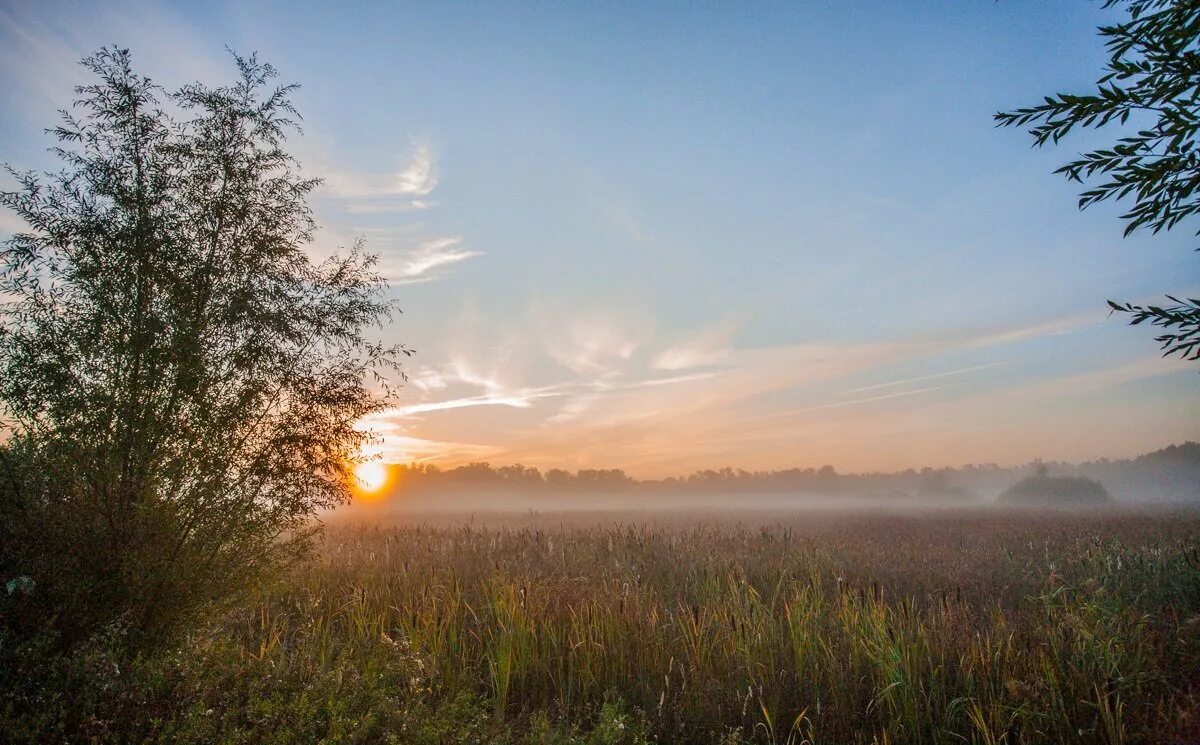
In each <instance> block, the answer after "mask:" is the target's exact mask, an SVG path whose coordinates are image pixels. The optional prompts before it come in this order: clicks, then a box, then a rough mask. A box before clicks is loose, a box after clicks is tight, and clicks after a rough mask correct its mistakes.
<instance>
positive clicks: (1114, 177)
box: [995, 0, 1200, 360]
mask: <svg viewBox="0 0 1200 745" xmlns="http://www.w3.org/2000/svg"><path fill="white" fill-rule="evenodd" d="M1104 7H1105V8H1112V7H1119V8H1123V9H1124V10H1125V11H1127V13H1128V18H1127V20H1125V21H1124V22H1122V23H1117V24H1114V25H1111V26H1101V27H1100V29H1099V32H1100V35H1101V36H1102V37H1104V40H1105V47H1106V49H1107V50H1108V54H1109V59H1108V63H1107V65H1106V67H1105V70H1104V74H1103V75H1102V76H1101V77H1100V79H1099V80H1098V81H1097V83H1096V89H1095V91H1094V92H1092V93H1088V94H1082V95H1077V94H1069V93H1059V94H1057V95H1054V96H1046V97H1045V99H1044V100H1043V102H1042V103H1040V104H1037V105H1035V106H1030V107H1027V108H1021V109H1016V110H1014V111H1010V112H1000V113H997V114H996V115H995V120H996V122H997V124H998V125H999V126H1004V127H1009V126H1018V127H1029V133H1030V134H1031V135H1032V136H1033V139H1034V143H1035V144H1036V145H1037V146H1039V147H1040V146H1043V145H1045V144H1047V143H1055V144H1057V143H1058V142H1059V141H1060V140H1061V139H1062V138H1064V137H1066V136H1067V135H1068V134H1069V133H1070V132H1071V131H1072V130H1075V129H1076V128H1095V129H1099V128H1101V127H1105V126H1108V125H1117V126H1121V127H1122V131H1123V133H1124V135H1125V136H1123V137H1119V138H1118V139H1117V141H1116V143H1115V144H1113V145H1112V146H1111V147H1108V148H1102V149H1097V150H1093V151H1090V152H1086V153H1083V154H1081V155H1080V156H1079V157H1078V158H1076V159H1074V160H1072V161H1070V162H1068V163H1066V164H1064V165H1063V166H1061V167H1060V168H1058V169H1057V170H1056V171H1055V173H1061V174H1063V175H1064V176H1066V177H1067V178H1068V179H1070V180H1071V181H1075V182H1078V183H1080V184H1083V183H1084V182H1085V181H1089V182H1091V184H1092V185H1091V186H1090V188H1086V189H1085V190H1084V191H1083V192H1082V193H1081V194H1080V196H1079V207H1080V209H1086V208H1087V207H1090V206H1091V205H1094V204H1098V203H1100V202H1105V201H1108V200H1117V201H1120V200H1129V201H1131V206H1130V207H1129V210H1128V211H1127V212H1125V214H1124V215H1122V219H1124V220H1125V235H1129V234H1130V233H1132V232H1133V231H1134V230H1137V229H1138V228H1147V229H1149V230H1151V231H1152V232H1153V233H1158V232H1159V231H1161V230H1170V229H1171V228H1174V227H1175V226H1177V225H1178V224H1179V223H1181V222H1183V221H1184V220H1185V219H1187V218H1190V217H1194V216H1196V215H1197V214H1198V213H1200V149H1198V143H1197V135H1198V134H1200V0H1106V2H1105V3H1104ZM1197 234H1200V230H1198V231H1197ZM1168 299H1169V300H1170V301H1171V303H1173V304H1172V305H1166V306H1163V307H1159V306H1144V307H1143V306H1139V305H1132V304H1129V303H1116V302H1112V301H1110V302H1109V305H1110V306H1111V307H1112V309H1113V310H1114V311H1120V312H1125V313H1129V314H1131V319H1130V322H1131V323H1133V324H1139V323H1143V322H1146V321H1149V322H1150V323H1151V324H1153V325H1156V326H1160V327H1162V328H1164V329H1165V332H1164V333H1163V334H1161V335H1160V336H1158V338H1157V340H1158V341H1159V343H1160V344H1161V345H1162V349H1163V353H1164V355H1172V354H1178V355H1180V356H1182V357H1183V358H1185V359H1192V360H1197V359H1200V300H1196V299H1183V300H1181V299H1178V298H1175V297H1170V296H1168Z"/></svg>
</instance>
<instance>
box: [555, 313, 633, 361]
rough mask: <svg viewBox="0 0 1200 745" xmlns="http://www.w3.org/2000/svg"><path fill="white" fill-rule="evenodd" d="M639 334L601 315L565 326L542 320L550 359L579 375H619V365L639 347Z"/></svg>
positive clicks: (588, 317)
mask: <svg viewBox="0 0 1200 745" xmlns="http://www.w3.org/2000/svg"><path fill="white" fill-rule="evenodd" d="M626 325H631V324H626ZM639 335H640V334H639V333H638V331H637V330H635V329H632V328H623V327H622V325H621V324H619V323H618V322H616V321H615V320H614V319H612V318H609V317H606V316H604V315H601V314H591V315H587V316H583V317H580V318H576V319H573V320H570V321H567V322H566V323H560V322H557V319H555V322H551V321H550V320H548V319H547V320H544V321H543V338H544V342H545V345H546V350H547V352H548V353H549V355H550V357H551V358H553V359H554V360H555V361H556V362H558V363H559V364H560V365H562V366H563V367H565V368H567V369H568V370H570V371H571V372H573V373H575V374H576V375H580V376H608V375H613V374H615V373H617V372H618V368H619V363H621V362H623V361H625V360H628V359H629V358H630V357H631V356H632V355H633V353H634V352H635V351H636V350H637V349H638V347H639V346H640V342H639V340H638V338H637V337H638V336H639Z"/></svg>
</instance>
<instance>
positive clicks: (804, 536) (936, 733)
mask: <svg viewBox="0 0 1200 745" xmlns="http://www.w3.org/2000/svg"><path fill="white" fill-rule="evenodd" d="M734 514H735V513H729V514H727V515H726V516H724V517H721V516H717V515H713V516H708V517H703V516H701V517H697V516H694V515H693V516H688V517H686V518H685V517H684V516H682V515H675V516H671V515H668V514H662V515H658V516H657V517H649V516H648V515H647V514H641V515H638V516H636V517H637V522H628V519H629V517H630V516H629V515H618V514H598V515H587V514H581V513H575V514H572V515H569V516H555V515H542V516H537V515H510V516H508V517H507V518H497V519H492V520H485V521H481V520H478V519H476V520H475V521H474V522H472V523H470V524H455V522H454V521H453V520H452V519H450V518H443V519H434V518H432V517H431V518H428V519H424V520H419V519H416V518H409V519H408V520H407V521H403V522H399V523H396V524H391V525H387V526H384V525H380V524H376V525H358V526H355V525H347V524H338V525H334V526H331V527H330V529H329V530H328V532H327V540H326V545H325V547H324V550H323V552H322V554H321V556H320V558H319V560H316V561H314V562H313V563H310V564H307V565H304V566H299V567H297V568H296V570H295V572H294V573H293V574H291V575H290V576H288V577H285V578H282V579H281V580H280V581H279V582H277V583H275V584H272V585H271V586H269V587H266V588H264V589H263V590H262V591H261V592H260V593H258V594H256V595H255V596H254V597H253V598H251V599H250V600H248V601H247V602H246V603H245V604H244V605H241V606H239V607H237V608H234V609H232V610H231V612H230V613H229V614H228V615H227V616H225V617H224V618H223V620H222V621H221V622H219V623H218V624H217V625H216V626H214V627H213V628H211V629H205V630H204V631H203V632H197V634H196V635H195V638H194V639H193V640H192V641H191V642H190V643H189V645H188V646H187V647H186V648H184V649H181V650H179V651H178V652H177V653H176V654H173V655H171V656H169V657H168V658H166V659H155V660H144V661H142V662H141V663H139V664H138V665H135V666H132V667H130V668H128V669H125V670H119V671H112V670H108V669H107V668H105V665H106V664H111V663H110V662H109V661H106V660H105V659H104V655H103V653H102V651H101V650H97V651H96V652H95V653H94V655H93V657H92V658H87V659H83V660H82V661H77V664H76V668H77V670H75V671H74V672H73V673H72V674H74V675H79V676H82V677H81V681H82V680H84V679H85V678H86V680H87V681H93V682H89V683H86V684H84V683H82V682H81V685H82V686H83V688H82V689H81V690H84V691H85V692H84V693H80V694H79V695H78V697H77V698H76V699H73V700H71V701H70V702H67V701H65V700H47V702H46V706H45V720H44V721H41V722H25V723H24V726H25V727H26V728H27V729H26V730H25V731H24V734H22V733H21V732H18V731H17V730H15V729H14V730H13V733H14V735H15V736H29V737H33V736H34V734H35V733H41V734H44V733H45V732H48V731H54V730H55V728H56V727H57V728H58V731H60V732H85V733H88V735H89V736H92V737H95V738H97V739H110V738H115V739H131V738H145V739H161V740H181V739H182V740H194V741H238V742H296V741H310V740H318V739H327V740H329V741H346V742H350V741H366V742H377V741H378V742H422V743H442V742H491V741H502V742H538V743H623V742H628V743H634V742H647V741H649V742H723V743H737V742H770V743H785V742H791V743H803V742H811V743H871V742H875V743H964V742H969V743H1021V742H1057V743H1072V742H1075V743H1093V742H1099V743H1124V742H1160V743H1184V742H1197V741H1200V718H1198V717H1200V517H1197V516H1196V515H1195V514H1194V513H1192V514H1186V513H1177V514H1161V515H1157V516H1136V515H1120V514H1108V515H1102V516H1064V515H1044V514H1043V515H1039V514H1032V513H1028V514H1027V513H1018V514H1012V513H1001V512H964V511H959V512H953V511H946V512H935V513H922V514H918V513H909V514H903V515H883V514H867V513H859V514H838V513H832V512H827V513H812V514H795V513H793V514H791V515H783V514H778V515H775V514H766V513H764V514H763V515H759V516H758V517H757V518H755V519H754V520H753V521H752V522H746V516H745V515H742V516H740V518H741V522H739V521H738V519H737V517H735V516H734ZM459 519H461V518H459ZM79 670H84V671H85V672H79ZM97 679H98V680H105V681H108V682H107V683H104V684H98V683H95V682H94V680H97ZM56 706H57V707H58V708H55V707H56ZM10 724H11V723H10Z"/></svg>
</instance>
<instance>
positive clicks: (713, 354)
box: [654, 323, 741, 370]
mask: <svg viewBox="0 0 1200 745" xmlns="http://www.w3.org/2000/svg"><path fill="white" fill-rule="evenodd" d="M740 326H741V323H723V324H721V325H719V326H716V327H714V328H711V329H709V330H707V331H705V332H703V333H701V334H699V335H697V336H695V337H693V338H691V339H688V340H687V341H685V342H683V343H681V344H676V345H674V346H672V347H668V348H667V349H665V350H663V351H662V352H660V353H659V355H658V356H657V357H655V358H654V367H655V369H657V370H686V369H688V368H693V367H708V366H711V365H716V364H719V363H721V362H724V361H725V360H726V359H728V358H729V356H730V355H731V354H732V353H733V350H732V348H731V347H732V341H733V335H734V333H735V332H736V331H737V329H738V328H739V327H740Z"/></svg>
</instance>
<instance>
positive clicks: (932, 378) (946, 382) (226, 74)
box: [0, 0, 1200, 477]
mask: <svg viewBox="0 0 1200 745" xmlns="http://www.w3.org/2000/svg"><path fill="white" fill-rule="evenodd" d="M1099 5H1100V3H1098V2H1085V1H1082V0H1061V1H1060V2H1053V3H1047V2H1041V1H1038V0H1003V1H1002V2H992V1H991V0H968V1H966V2H964V1H963V0H945V1H944V2H912V3H892V2H844V3H842V2H839V3H824V2H821V3H818V2H807V3H779V4H773V3H753V4H742V3H665V2H664V3H652V4H643V3H621V2H617V3H604V4H584V3H575V2H563V3H553V4H550V3H524V4H522V3H513V4H500V3H354V2H345V3H336V4H331V3H318V2H305V1H303V0H301V1H299V2H288V3H282V2H272V3H268V2H214V3H200V2H186V3H142V2H130V1H129V0H108V1H106V2H92V3H89V2H80V3H77V2H72V3H58V2H55V1H54V0H40V1H38V2H32V1H30V0H0V161H6V162H8V163H9V164H11V165H12V166H14V167H17V168H22V169H24V168H29V169H48V168H52V167H54V165H55V164H54V161H53V159H52V158H51V156H50V155H49V154H47V152H46V148H47V147H48V146H49V145H50V144H51V143H50V139H49V138H48V136H47V135H46V134H44V132H43V129H44V128H45V127H47V126H51V125H52V124H53V123H54V120H55V111H56V110H57V109H59V108H62V107H63V106H65V105H66V104H67V103H68V102H69V101H70V100H71V98H72V92H71V89H72V86H73V85H76V84H79V83H81V82H85V81H86V74H85V72H84V71H83V70H82V68H80V67H79V65H77V64H76V62H77V61H78V60H79V59H80V58H82V57H84V56H86V55H87V54H89V53H90V52H92V51H95V50H96V49H97V48H99V47H101V46H104V45H114V44H115V45H119V46H122V47H127V48H129V49H131V50H132V52H133V55H134V62H135V64H136V65H137V67H138V68H139V70H140V72H142V73H143V74H146V75H149V76H150V77H152V78H153V79H155V80H156V81H157V82H160V83H162V84H164V85H166V86H168V87H173V86H178V85H182V84H184V83H187V82H191V81H193V80H201V81H204V82H208V83H214V84H216V83H221V82H224V81H226V80H229V79H231V78H232V77H233V75H234V73H235V70H234V67H233V64H232V61H231V59H230V56H229V53H228V52H227V51H226V47H228V48H230V49H233V50H236V51H238V52H240V53H249V52H258V53H259V55H260V57H261V58H262V59H264V60H266V61H268V62H270V63H272V64H273V65H274V66H275V67H277V68H278V69H279V71H280V74H281V78H282V79H283V80H284V81H295V82H298V83H300V84H301V85H302V88H301V90H300V91H299V92H298V93H297V95H296V103H297V106H298V108H299V110H300V112H301V114H302V116H303V117H304V121H303V130H304V131H303V135H302V136H297V137H295V138H294V139H292V140H291V142H290V148H291V150H292V152H293V153H294V154H295V155H296V156H297V157H298V158H299V159H300V161H301V163H302V164H303V166H304V168H305V171H306V172H307V173H308V174H310V175H313V176H320V177H322V178H324V180H325V181H324V184H323V185H322V187H321V188H320V189H319V190H318V191H317V192H316V193H315V194H314V196H313V200H312V205H313V207H314V210H315V213H316V216H317V220H318V222H319V223H320V225H321V226H322V229H321V231H320V232H319V234H318V236H317V238H316V240H315V242H314V244H313V246H312V247H311V250H312V251H313V253H314V255H327V254H328V253H330V252H332V251H334V250H336V249H337V248H338V247H339V246H341V247H345V246H348V245H350V244H351V242H353V241H354V240H355V239H356V238H363V239H365V241H366V244H367V246H368V248H369V249H370V250H372V251H375V252H378V253H379V254H380V256H381V266H382V267H383V270H384V273H385V274H386V275H387V276H388V278H389V279H390V280H391V283H392V287H393V289H392V291H391V292H392V294H393V295H394V296H395V297H396V298H397V299H398V302H399V305H400V306H401V307H402V308H403V310H404V313H403V314H402V315H400V316H398V317H397V318H396V319H395V321H394V322H393V323H391V324H390V325H388V326H387V327H385V328H383V329H380V330H378V332H377V333H378V336H379V337H380V338H381V339H382V340H384V341H389V342H403V343H405V344H406V345H408V346H410V347H412V348H413V349H415V350H417V354H416V356H415V357H413V358H412V359H411V360H409V361H408V362H407V363H406V369H407V372H408V375H409V378H410V380H409V383H408V384H407V385H406V386H405V387H404V388H403V389H402V390H401V392H400V401H399V405H398V406H397V408H395V409H393V410H390V411H388V412H386V413H384V414H382V415H380V416H378V417H374V418H373V419H372V420H371V421H369V422H366V423H365V426H369V427H371V428H372V429H373V431H375V432H376V433H377V434H378V435H379V436H380V437H381V438H382V439H381V441H380V442H379V443H378V446H377V449H378V451H379V454H380V456H381V457H382V458H383V460H385V461H387V462H410V461H419V462H433V463H438V464H441V465H445V466H452V465H455V464H459V463H463V462H468V461H477V460H487V461H490V462H492V463H494V464H506V463H517V462H519V463H523V464H525V465H532V466H539V467H542V468H551V467H557V468H568V469H577V468H623V469H625V470H626V471H627V472H629V473H631V474H633V475H635V476H639V477H660V476H667V475H678V474H685V473H688V472H691V471H693V470H696V469H700V468H711V467H722V466H732V467H736V468H746V469H748V470H766V469H779V468H788V467H794V466H799V467H810V466H811V467H816V466H820V465H824V464H831V465H834V466H835V467H836V468H838V470H840V471H845V472H851V471H887V470H895V469H904V468H908V467H922V466H927V465H928V466H935V467H938V466H957V465H962V464H966V463H990V462H994V463H999V464H1020V463H1025V462H1028V461H1030V460H1032V459H1034V458H1039V457H1040V458H1044V459H1047V460H1076V461H1077V460H1084V459H1093V458H1099V457H1123V456H1129V455H1134V454H1137V453H1141V452H1145V451H1148V450H1152V449H1156V448H1158V447H1162V446H1164V445H1167V444H1169V443H1172V442H1180V441H1183V440H1187V439H1200V396H1197V393H1198V392H1200V376H1198V375H1197V367H1196V365H1195V363H1186V362H1181V361H1179V360H1174V359H1162V358H1161V357H1160V355H1159V351H1158V348H1157V345H1156V344H1155V342H1154V341H1153V339H1152V334H1151V333H1148V331H1147V330H1146V329H1145V328H1143V327H1138V328H1131V327H1128V326H1126V325H1124V324H1123V322H1122V321H1121V319H1120V318H1112V317H1109V315H1108V311H1107V307H1106V304H1105V301H1106V300H1107V299H1109V298H1114V299H1119V300H1130V301H1135V302H1136V301H1152V300H1155V299H1157V298H1159V297H1160V296H1161V295H1162V294H1163V293H1172V294H1185V295H1189V296H1192V297H1194V296H1195V294H1194V293H1196V291H1197V289H1198V288H1200V283H1197V281H1196V277H1197V273H1196V268H1197V259H1198V258H1200V256H1198V255H1197V254H1196V253H1195V252H1194V251H1192V249H1193V248H1194V247H1195V245H1196V240H1197V239H1196V238H1195V237H1194V236H1193V235H1192V234H1191V231H1189V230H1187V229H1186V228H1184V229H1178V230H1176V231H1175V233H1174V234H1169V235H1159V236H1150V235H1140V234H1135V235H1134V236H1131V237H1129V238H1125V239H1122V237H1121V229H1122V224H1121V222H1120V221H1119V219H1118V216H1119V214H1120V212H1121V210H1120V209H1119V206H1109V205H1104V206H1101V207H1097V208H1092V209H1089V210H1088V211H1086V212H1080V211H1078V210H1077V208H1076V198H1077V191H1078V187H1077V186H1073V185H1071V184H1069V183H1067V182H1066V181H1065V180H1063V179H1062V178H1061V177H1058V176H1054V175H1052V173H1051V172H1052V171H1053V170H1054V168H1055V167H1057V166H1058V165H1060V164H1061V163H1062V162H1064V161H1065V160H1066V159H1068V158H1069V157H1072V156H1073V155H1075V154H1076V153H1077V152H1079V151H1081V150H1083V149H1085V148H1088V147H1090V146H1098V145H1101V144H1104V143H1108V142H1110V141H1111V138H1112V137H1113V136H1114V135H1112V134H1104V133H1101V134H1094V133H1084V134H1083V135H1081V136H1075V137H1073V138H1071V139H1069V140H1068V141H1065V142H1064V143H1063V144H1062V145H1061V146H1060V147H1058V148H1056V149H1055V148H1048V149H1043V150H1035V149H1032V148H1031V146H1030V140H1029V138H1028V136H1027V135H1025V134H1024V133H1023V132H1021V131H1018V130H1001V129H995V128H994V127H993V124H992V114H993V113H994V112H995V111H997V110H1000V109H1006V108H1014V107H1018V106H1023V105H1030V104H1032V103H1035V102H1037V101H1039V100H1040V98H1041V96H1042V95H1045V94H1047V93H1051V92H1055V91H1073V92H1079V91H1083V90H1086V89H1088V87H1089V86H1090V84H1091V83H1093V82H1094V80H1095V79H1096V77H1098V74H1099V70H1100V68H1101V66H1102V65H1103V62H1104V59H1105V56H1104V52H1103V47H1102V44H1101V41H1100V39H1099V38H1098V37H1097V35H1096V33H1095V27H1096V26H1097V25H1098V24H1100V23H1102V22H1105V21H1106V20H1112V19H1113V18H1114V17H1115V15H1114V14H1113V13H1112V12H1110V11H1104V10H1102V9H1100V8H1099ZM18 227H19V226H18V225H17V223H16V220H15V218H14V217H13V215H11V214H10V213H3V212H0V234H9V233H11V232H12V231H13V230H15V229H17V228H18Z"/></svg>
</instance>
